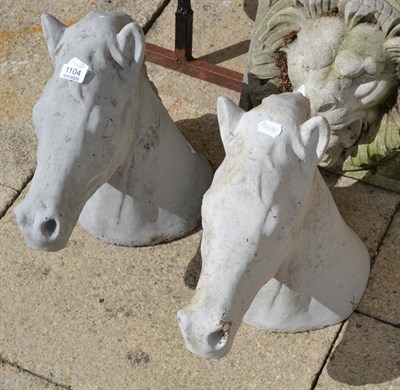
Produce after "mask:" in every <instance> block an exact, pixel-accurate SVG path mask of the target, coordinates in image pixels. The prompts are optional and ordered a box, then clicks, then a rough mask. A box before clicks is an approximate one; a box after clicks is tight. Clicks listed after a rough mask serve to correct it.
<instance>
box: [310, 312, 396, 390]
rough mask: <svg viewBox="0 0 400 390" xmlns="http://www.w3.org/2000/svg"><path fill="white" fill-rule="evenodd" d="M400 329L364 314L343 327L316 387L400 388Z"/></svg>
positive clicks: (357, 315) (353, 316)
mask: <svg viewBox="0 0 400 390" xmlns="http://www.w3.org/2000/svg"><path fill="white" fill-rule="evenodd" d="M399 340H400V328H396V327H394V326H391V325H387V324H384V323H382V322H380V321H377V320H375V319H372V318H369V317H367V316H364V315H361V314H353V315H352V316H351V317H350V319H349V321H348V322H347V323H346V325H345V326H344V327H343V329H342V331H341V333H340V336H339V338H338V340H337V341H336V344H335V347H334V349H333V352H332V354H331V355H330V357H329V359H328V361H327V364H326V366H325V368H324V370H323V371H322V374H321V376H320V378H319V380H318V383H317V386H316V388H317V389H329V390H331V389H338V390H339V389H355V388H357V389H360V388H362V389H366V390H369V389H385V390H389V389H396V390H397V389H399V388H400V343H399Z"/></svg>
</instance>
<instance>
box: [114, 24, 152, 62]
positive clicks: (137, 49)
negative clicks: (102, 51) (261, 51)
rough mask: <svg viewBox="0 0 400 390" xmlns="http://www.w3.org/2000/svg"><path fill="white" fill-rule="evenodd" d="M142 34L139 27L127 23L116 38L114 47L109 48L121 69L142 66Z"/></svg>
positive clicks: (143, 46) (143, 43) (143, 45)
mask: <svg viewBox="0 0 400 390" xmlns="http://www.w3.org/2000/svg"><path fill="white" fill-rule="evenodd" d="M144 48H145V42H144V34H143V31H142V29H141V28H140V26H139V25H138V24H137V23H135V22H132V23H129V24H127V25H126V26H125V27H123V28H122V30H121V31H120V32H119V33H118V34H117V36H116V45H115V46H112V47H110V53H111V55H112V57H113V58H114V60H115V61H116V62H117V64H118V65H120V66H121V67H122V68H125V67H127V66H130V65H132V64H135V65H139V66H140V65H142V63H143V59H144Z"/></svg>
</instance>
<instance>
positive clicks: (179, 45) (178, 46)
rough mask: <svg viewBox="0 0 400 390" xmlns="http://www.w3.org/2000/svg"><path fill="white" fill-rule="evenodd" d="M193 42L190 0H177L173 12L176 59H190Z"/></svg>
mask: <svg viewBox="0 0 400 390" xmlns="http://www.w3.org/2000/svg"><path fill="white" fill-rule="evenodd" d="M192 43H193V10H192V6H191V4H190V0H178V8H177V10H176V12H175V53H176V57H177V59H185V60H191V59H192V58H193V57H192Z"/></svg>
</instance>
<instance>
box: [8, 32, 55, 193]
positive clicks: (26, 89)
mask: <svg viewBox="0 0 400 390" xmlns="http://www.w3.org/2000/svg"><path fill="white" fill-rule="evenodd" d="M52 70H53V66H52V64H51V62H50V58H49V57H48V54H47V48H46V44H45V42H44V39H43V37H42V33H41V32H38V31H34V30H26V31H25V30H21V31H14V32H6V33H3V34H0V137H1V143H0V184H3V185H6V186H8V187H11V188H14V189H16V190H21V189H22V187H23V186H24V185H25V183H26V181H27V180H28V178H29V177H30V176H32V174H33V171H34V168H35V161H36V145H37V144H36V137H35V132H34V129H33V126H32V118H31V117H32V114H31V113H32V107H33V105H34V104H35V102H36V100H37V99H38V98H39V96H40V94H41V91H42V89H43V86H44V84H45V82H46V81H47V79H48V78H49V77H50V75H51V73H52Z"/></svg>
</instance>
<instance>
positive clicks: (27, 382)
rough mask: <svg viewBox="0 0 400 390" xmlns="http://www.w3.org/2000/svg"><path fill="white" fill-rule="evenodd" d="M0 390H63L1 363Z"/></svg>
mask: <svg viewBox="0 0 400 390" xmlns="http://www.w3.org/2000/svg"><path fill="white" fill-rule="evenodd" d="M0 389H1V390H45V389H46V390H61V389H62V387H60V386H56V385H54V384H52V383H50V382H48V381H46V380H44V379H40V378H38V377H36V376H33V375H31V374H29V373H27V372H24V371H22V370H20V369H18V368H17V367H14V366H12V365H10V364H5V363H1V362H0Z"/></svg>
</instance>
